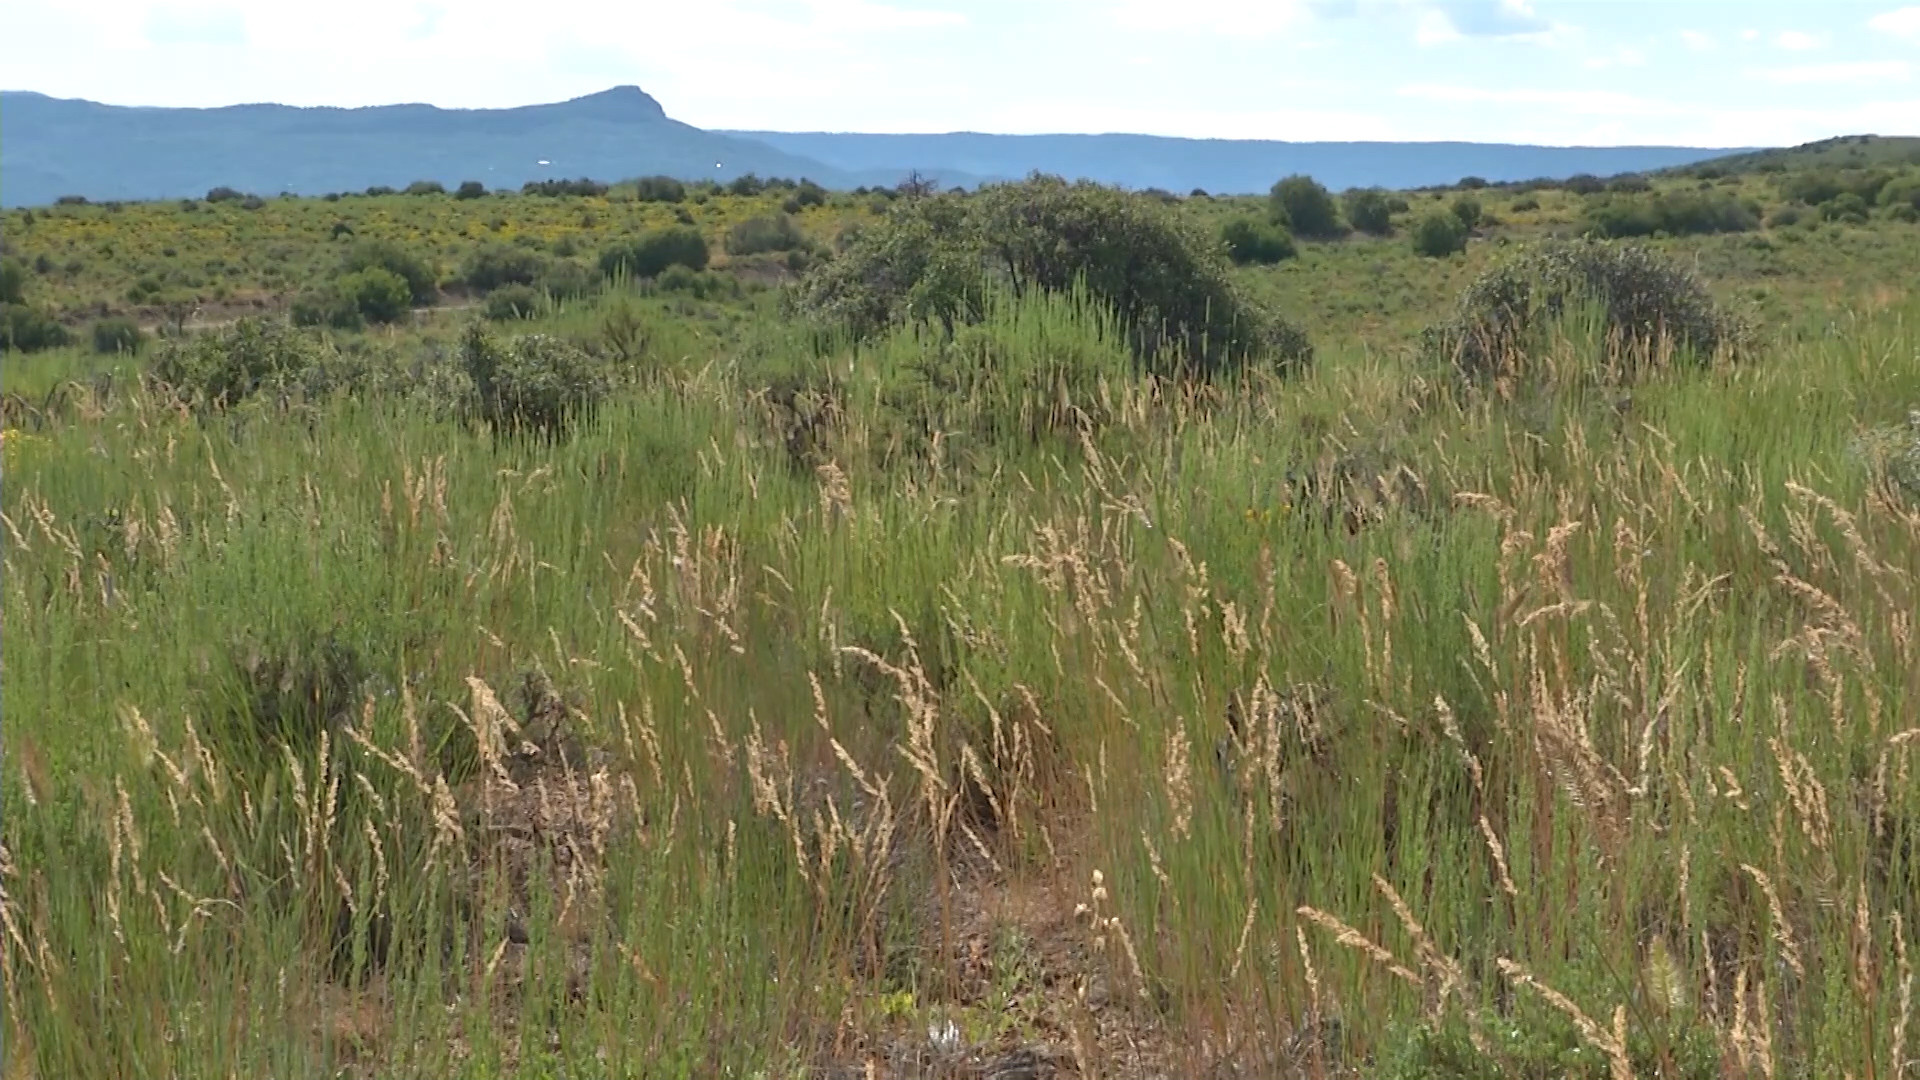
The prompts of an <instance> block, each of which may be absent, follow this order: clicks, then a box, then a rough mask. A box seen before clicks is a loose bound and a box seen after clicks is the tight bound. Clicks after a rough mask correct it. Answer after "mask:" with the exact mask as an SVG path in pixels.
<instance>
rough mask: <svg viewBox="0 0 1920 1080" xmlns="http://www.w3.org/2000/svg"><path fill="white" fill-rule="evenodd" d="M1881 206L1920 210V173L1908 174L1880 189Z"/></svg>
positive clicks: (1890, 181)
mask: <svg viewBox="0 0 1920 1080" xmlns="http://www.w3.org/2000/svg"><path fill="white" fill-rule="evenodd" d="M1880 205H1881V206H1891V207H1898V206H1911V207H1913V208H1914V209H1915V210H1920V173H1908V174H1906V175H1904V176H1901V177H1899V178H1897V179H1894V180H1889V181H1888V182H1887V184H1886V186H1884V187H1882V188H1881V189H1880Z"/></svg>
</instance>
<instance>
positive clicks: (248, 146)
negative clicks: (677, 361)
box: [0, 86, 1749, 206]
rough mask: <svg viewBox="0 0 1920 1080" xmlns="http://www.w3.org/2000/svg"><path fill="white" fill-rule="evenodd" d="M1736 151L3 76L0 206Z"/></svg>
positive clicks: (1374, 176) (1448, 176)
mask: <svg viewBox="0 0 1920 1080" xmlns="http://www.w3.org/2000/svg"><path fill="white" fill-rule="evenodd" d="M1748 149H1749V148H1737V149H1703V148H1691V147H1586V148H1582V147H1542V146H1520V145H1497V144H1476V143H1287V142H1270V141H1257V140H1220V139H1175V138H1163V137H1157V136H1145V135H983V134H972V133H956V134H945V135H858V134H831V133H823V132H797V133H796V132H749V131H707V130H702V129H700V128H697V127H694V126H692V125H690V124H685V123H682V122H680V121H678V120H674V119H672V118H671V117H669V116H668V115H667V113H666V110H665V109H664V108H662V107H661V105H660V103H659V102H658V101H656V100H654V98H653V97H651V96H650V95H648V94H647V93H645V92H644V91H642V90H641V89H640V88H639V87H636V86H621V87H615V88H613V89H611V90H606V91H602V92H600V93H597V94H590V95H587V96H586V97H580V98H574V99H572V100H570V101H563V102H555V103H551V104H543V105H527V106H521V107H518V108H511V109H443V108H439V107H437V106H433V105H420V104H406V105H381V106H371V107H366V108H332V107H312V108H302V107H294V106H288V105H272V104H254V105H231V106H225V107H221V108H211V109H174V108H153V107H131V106H120V105H103V104H99V103H97V102H91V101H83V100H75V99H62V98H53V97H48V96H46V95H44V94H37V93H30V92H14V91H9V92H4V93H0V205H6V206H33V205H40V204H45V203H51V202H53V201H54V200H56V199H58V198H59V197H61V196H65V195H80V196H84V197H86V198H88V199H92V200H96V201H98V200H108V199H121V200H136V199H167V198H196V197H199V196H203V195H205V194H206V192H207V191H209V190H210V189H212V188H215V187H221V186H225V187H232V188H237V189H239V190H242V191H248V192H252V193H254V194H259V195H263V196H269V195H276V194H279V193H281V192H294V193H298V194H303V195H318V194H323V193H325V192H329V191H360V190H364V189H366V188H368V187H372V186H375V185H387V186H393V187H403V186H405V185H406V184H408V183H411V182H413V181H415V180H437V181H439V182H441V183H442V184H445V185H446V186H448V187H449V188H451V187H452V186H454V185H455V184H458V183H460V182H462V181H465V180H478V181H480V182H481V183H484V184H486V185H487V186H488V187H489V188H503V187H504V188H518V187H520V186H521V185H522V184H524V183H526V182H528V181H530V180H539V179H554V178H574V177H583V176H584V177H591V178H593V179H596V180H602V181H615V180H621V179H625V178H630V177H635V176H649V175H666V176H674V177H678V178H680V179H683V180H694V179H703V178H712V179H716V180H721V181H727V180H732V179H734V178H736V177H739V176H742V175H745V174H747V173H754V174H758V175H759V176H762V177H772V176H784V177H790V178H793V179H800V178H802V177H805V178H809V179H812V180H814V181H815V182H817V183H820V184H822V185H825V186H827V187H833V188H851V187H856V186H861V185H866V186H881V185H892V184H895V183H898V182H899V180H900V179H901V178H902V177H904V176H905V175H906V174H907V173H909V172H910V171H918V172H920V173H922V174H923V175H926V176H927V177H929V178H931V179H933V180H936V181H938V182H940V183H943V184H946V185H949V186H974V185H977V184H979V183H982V182H987V181H992V180H1007V179H1017V178H1019V177H1022V176H1025V175H1027V174H1028V173H1031V172H1034V171H1036V170H1038V171H1042V172H1048V173H1057V174H1060V175H1063V176H1067V177H1069V178H1074V179H1078V178H1086V179H1092V180H1098V181H1102V182H1105V183H1116V184H1122V185H1125V186H1129V187H1134V188H1147V187H1158V188H1163V189H1166V190H1169V191H1176V192H1186V191H1189V190H1192V189H1194V188H1204V189H1206V190H1208V191H1211V192H1215V193H1222V194H1226V193H1240V192H1257V191H1264V190H1266V189H1267V187H1268V186H1270V185H1271V184H1272V183H1273V182H1274V181H1275V180H1277V179H1279V178H1280V177H1281V176H1284V175H1287V174H1290V173H1295V172H1305V173H1310V174H1312V175H1313V176H1315V177H1316V178H1318V179H1319V180H1320V181H1321V182H1323V183H1325V184H1327V185H1328V186H1330V187H1333V188H1335V189H1339V188H1345V187H1354V186H1372V185H1379V186H1382V187H1396V188H1405V187H1419V186H1427V185H1438V184H1447V183H1452V182H1453V181H1456V180H1458V179H1460V178H1461V177H1463V176H1480V177H1483V178H1485V179H1487V180H1489V181H1495V182H1497V181H1502V180H1525V179H1532V178H1535V177H1542V176H1548V177H1559V176H1568V175H1572V174H1574V173H1581V172H1590V173H1594V174H1596V175H1610V174H1614V173H1620V172H1636V171H1648V170H1654V169H1662V168H1671V167H1675V166H1681V165H1687V164H1692V163H1696V162H1699V161H1702V160H1705V159H1708V158H1712V157H1717V156H1720V155H1723V154H1728V153H1738V152H1744V151H1746V150H1748ZM543 163H544V164H543Z"/></svg>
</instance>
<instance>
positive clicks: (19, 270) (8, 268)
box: [0, 256, 46, 304]
mask: <svg viewBox="0 0 1920 1080" xmlns="http://www.w3.org/2000/svg"><path fill="white" fill-rule="evenodd" d="M41 257H42V258H45V256H41ZM45 272H46V271H44V270H43V271H41V273H45ZM26 302H27V268H26V267H25V266H22V265H21V264H20V262H19V260H17V259H0V304H24V303H26Z"/></svg>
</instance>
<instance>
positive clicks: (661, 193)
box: [633, 176, 687, 203]
mask: <svg viewBox="0 0 1920 1080" xmlns="http://www.w3.org/2000/svg"><path fill="white" fill-rule="evenodd" d="M633 197H634V198H635V199H636V200H638V201H639V202H658V203H677V202H680V201H682V200H684V199H685V198H686V197H687V186H686V185H685V184H682V183H681V182H680V181H678V180H675V179H674V178H673V177H671V176H643V177H641V178H640V179H638V180H636V181H634V184H633Z"/></svg>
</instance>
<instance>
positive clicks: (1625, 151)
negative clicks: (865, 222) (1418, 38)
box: [727, 131, 1740, 194]
mask: <svg viewBox="0 0 1920 1080" xmlns="http://www.w3.org/2000/svg"><path fill="white" fill-rule="evenodd" d="M727 134H730V135H739V136H742V137H745V138H750V139H757V140H759V141H761V142H763V143H766V144H767V145H769V146H772V147H775V148H777V149H780V150H784V151H786V152H788V153H791V154H800V155H804V156H806V157H810V158H813V159H815V160H817V161H821V162H824V163H826V164H827V165H831V166H833V167H835V168H840V169H847V170H854V171H858V170H864V169H871V168H874V167H876V166H878V165H880V164H883V163H884V164H886V165H889V166H892V167H895V168H900V167H913V168H919V169H922V170H924V171H928V172H941V171H945V170H955V171H961V172H968V173H974V174H977V175H981V176H998V177H1017V176H1024V175H1026V174H1027V173H1028V172H1031V171H1033V170H1035V169H1039V170H1040V171H1042V172H1048V173H1057V174H1059V175H1062V176H1067V177H1074V178H1078V177H1085V178H1087V179H1091V180H1099V181H1103V182H1105V183H1111V184H1124V185H1126V186H1128V187H1132V188H1147V187H1157V188H1164V189H1166V190H1168V191H1175V192H1180V193H1183V194H1184V193H1185V192H1187V191H1190V190H1192V189H1193V188H1196V187H1199V188H1205V189H1206V190H1208V191H1211V192H1216V193H1244V192H1256V191H1265V190H1267V188H1269V187H1271V186H1272V184H1273V182H1274V181H1275V180H1277V179H1279V178H1280V177H1282V176H1286V175H1288V174H1290V173H1308V174H1310V175H1312V176H1313V177H1314V178H1315V179H1318V180H1319V181H1320V182H1321V183H1323V184H1326V185H1327V186H1329V187H1331V188H1334V189H1336V190H1338V189H1341V188H1347V187H1366V186H1374V185H1378V186H1381V187H1390V188H1414V187H1427V186H1433V185H1440V184H1451V183H1453V182H1454V181H1456V180H1459V179H1460V178H1462V177H1466V176H1479V177H1483V178H1485V179H1487V180H1491V181H1502V180H1531V179H1534V178H1536V177H1543V176H1547V177H1566V176H1573V175H1575V174H1578V173H1592V174H1594V175H1596V176H1611V175H1615V174H1617V173H1623V172H1646V171H1651V170H1654V169H1664V168H1670V167H1673V166H1677V165H1686V164H1691V163H1693V162H1696V161H1701V160H1704V159H1707V158H1711V157H1718V156H1720V155H1723V154H1728V153H1737V152H1740V151H1738V150H1727V149H1700V148H1693V147H1671V146H1619V147H1611V146H1608V147H1557V146H1521V145H1506V144H1496V143H1461V142H1420V143H1381V142H1269V141H1259V140H1251V139H1246V140H1242V139H1174V138H1163V137H1159V136H1152V135H982V134H977V133H974V132H960V133H954V134H948V135H852V134H835V133H829V132H797V133H781V132H770V131H733V132H728V133H727Z"/></svg>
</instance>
